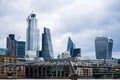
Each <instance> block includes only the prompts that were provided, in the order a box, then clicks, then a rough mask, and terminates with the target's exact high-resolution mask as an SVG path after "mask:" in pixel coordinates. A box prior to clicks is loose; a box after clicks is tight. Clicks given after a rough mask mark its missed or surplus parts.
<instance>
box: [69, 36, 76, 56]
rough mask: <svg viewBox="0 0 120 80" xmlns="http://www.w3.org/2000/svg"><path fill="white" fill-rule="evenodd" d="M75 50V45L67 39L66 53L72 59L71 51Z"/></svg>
mask: <svg viewBox="0 0 120 80" xmlns="http://www.w3.org/2000/svg"><path fill="white" fill-rule="evenodd" d="M74 48H75V44H74V43H73V41H72V40H71V38H70V37H68V44H67V51H68V52H69V53H70V56H71V57H72V55H73V49H74Z"/></svg>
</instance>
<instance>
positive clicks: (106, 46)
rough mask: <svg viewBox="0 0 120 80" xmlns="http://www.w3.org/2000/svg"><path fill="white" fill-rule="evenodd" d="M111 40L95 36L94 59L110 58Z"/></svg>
mask: <svg viewBox="0 0 120 80" xmlns="http://www.w3.org/2000/svg"><path fill="white" fill-rule="evenodd" d="M112 47H113V40H112V39H110V38H107V37H96V39H95V51H96V59H111V57H112Z"/></svg>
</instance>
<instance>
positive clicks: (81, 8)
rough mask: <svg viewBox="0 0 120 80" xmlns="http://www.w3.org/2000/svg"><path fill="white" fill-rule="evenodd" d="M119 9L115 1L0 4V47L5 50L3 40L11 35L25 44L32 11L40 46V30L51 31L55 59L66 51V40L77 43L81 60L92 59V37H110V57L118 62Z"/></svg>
mask: <svg viewBox="0 0 120 80" xmlns="http://www.w3.org/2000/svg"><path fill="white" fill-rule="evenodd" d="M5 5H6V6H5ZM16 5H17V6H16ZM119 5H120V3H119V1H118V0H111V1H109V0H106V1H104V0H97V1H95V0H91V1H89V0H75V1H74V0H69V1H60V0H58V1H54V2H50V1H49V0H46V1H38V0H34V1H33V0H32V1H29V0H26V1H24V0H18V1H14V0H13V1H8V0H5V1H3V0H1V1H0V7H1V8H3V7H4V9H1V10H0V17H1V18H0V22H1V23H0V28H1V30H0V47H1V48H4V47H5V46H6V37H7V35H8V34H11V33H12V34H15V35H16V37H19V36H20V40H24V41H25V40H26V28H27V23H26V20H25V19H26V17H27V15H29V14H30V13H31V12H32V10H33V12H35V13H36V14H37V17H38V18H37V19H38V28H39V29H40V42H41V40H42V39H41V36H42V35H41V33H42V32H43V27H48V28H50V30H51V37H52V42H53V49H54V54H55V57H56V56H57V55H58V54H60V53H62V52H63V51H65V50H66V46H67V38H68V36H70V37H71V38H72V39H73V42H76V47H80V48H81V56H88V57H90V58H95V46H94V39H95V37H97V36H105V37H109V36H110V37H111V38H112V39H113V40H114V45H113V54H112V55H113V57H115V58H117V57H118V58H120V56H119V54H120V47H119V44H120V37H119V34H120V19H119V18H120V12H119V10H120V8H119ZM56 44H57V46H56ZM40 46H41V44H40ZM40 49H41V47H40Z"/></svg>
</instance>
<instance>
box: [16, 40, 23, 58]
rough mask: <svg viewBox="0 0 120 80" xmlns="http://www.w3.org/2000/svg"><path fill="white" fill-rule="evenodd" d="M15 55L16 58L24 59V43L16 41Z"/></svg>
mask: <svg viewBox="0 0 120 80" xmlns="http://www.w3.org/2000/svg"><path fill="white" fill-rule="evenodd" d="M16 55H17V57H18V58H24V57H25V42H24V41H16Z"/></svg>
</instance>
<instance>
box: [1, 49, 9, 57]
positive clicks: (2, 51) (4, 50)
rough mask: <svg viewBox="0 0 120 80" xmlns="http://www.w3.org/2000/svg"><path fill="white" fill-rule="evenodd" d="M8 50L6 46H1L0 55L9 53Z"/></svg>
mask: <svg viewBox="0 0 120 80" xmlns="http://www.w3.org/2000/svg"><path fill="white" fill-rule="evenodd" d="M7 52H8V50H7V49H6V48H0V55H7Z"/></svg>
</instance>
